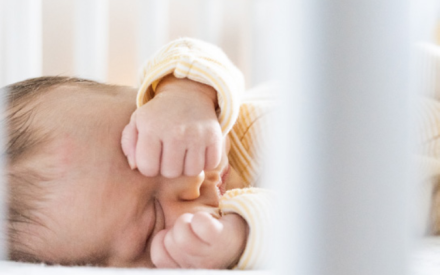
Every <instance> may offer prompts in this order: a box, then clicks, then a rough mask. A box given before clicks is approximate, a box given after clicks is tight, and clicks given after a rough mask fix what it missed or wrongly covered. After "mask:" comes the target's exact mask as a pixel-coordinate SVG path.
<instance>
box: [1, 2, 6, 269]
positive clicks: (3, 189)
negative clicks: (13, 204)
mask: <svg viewBox="0 0 440 275" xmlns="http://www.w3.org/2000/svg"><path fill="white" fill-rule="evenodd" d="M4 13H5V0H0V87H3V86H4V85H5V84H6V83H5V81H4V77H5V75H4V70H5V64H4V61H3V54H4V42H5V40H4V37H3V30H4ZM3 100H4V96H3V95H0V112H2V111H3ZM0 127H1V128H0V137H1V136H2V135H3V133H4V131H3V129H4V128H3V127H2V125H0ZM0 140H2V139H1V138H0ZM0 146H2V147H3V142H2V141H0ZM1 150H2V151H3V148H1ZM0 165H1V166H0V175H3V174H4V173H3V172H2V171H1V170H3V159H0ZM6 188H7V186H6V182H5V181H4V179H3V178H0V261H4V260H6V259H7V256H6V255H7V254H6V251H7V244H6V239H7V238H6V231H5V229H6V223H5V221H6V213H7V212H6V207H7V206H6V190H7V189H6Z"/></svg>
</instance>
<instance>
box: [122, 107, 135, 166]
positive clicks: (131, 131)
mask: <svg viewBox="0 0 440 275" xmlns="http://www.w3.org/2000/svg"><path fill="white" fill-rule="evenodd" d="M134 116H135V113H133V115H132V116H131V119H130V122H129V123H128V124H127V125H126V126H125V128H124V130H123V131H122V137H121V146H122V151H123V152H124V154H125V156H126V157H127V160H128V164H129V165H130V168H131V169H135V168H136V161H135V154H136V143H137V136H138V131H137V128H136V123H135V120H134Z"/></svg>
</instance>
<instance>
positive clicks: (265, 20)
mask: <svg viewBox="0 0 440 275" xmlns="http://www.w3.org/2000/svg"><path fill="white" fill-rule="evenodd" d="M272 6H273V5H272ZM271 10H272V8H271V5H270V1H265V0H240V1H236V0H185V1H181V0H14V1H8V0H0V26H1V27H0V72H1V73H0V86H3V85H6V84H9V83H11V82H15V81H18V80H22V79H24V78H29V77H33V76H39V75H69V76H81V77H87V78H92V79H95V80H99V81H104V82H110V83H113V84H122V85H136V84H137V82H136V81H137V72H138V70H139V68H140V66H141V64H142V63H143V62H144V61H145V60H146V59H147V58H148V57H149V56H150V55H151V54H153V53H154V52H155V51H156V50H157V49H158V48H160V47H161V46H163V45H164V44H165V43H167V42H169V41H171V40H173V39H176V38H178V37H184V36H189V37H196V38H200V39H203V40H205V41H209V42H211V43H214V44H216V45H218V46H220V47H221V48H222V49H223V50H224V51H225V52H226V54H227V55H228V56H229V57H230V58H231V60H232V61H233V62H234V64H235V65H237V66H238V67H239V69H241V70H242V71H243V73H244V74H245V77H246V83H247V86H248V87H250V86H254V85H255V84H258V83H260V82H263V81H265V80H266V77H265V75H266V72H267V70H268V68H267V66H265V63H266V62H267V60H266V59H267V58H268V54H266V52H267V51H268V50H269V49H270V41H269V40H268V35H267V34H268V32H270V29H271V23H270V22H271V18H272V16H271ZM26 71H27V72H26Z"/></svg>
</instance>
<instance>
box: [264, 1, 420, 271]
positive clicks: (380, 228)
mask: <svg viewBox="0 0 440 275" xmlns="http://www.w3.org/2000/svg"><path fill="white" fill-rule="evenodd" d="M275 5H277V7H278V8H279V9H278V12H277V13H276V14H277V17H278V19H279V20H278V25H277V26H274V28H273V30H274V33H275V34H276V36H275V39H274V40H272V41H276V43H275V44H274V45H277V47H275V48H274V51H273V53H274V57H275V58H276V60H278V62H277V63H276V64H275V65H274V66H272V68H274V69H276V75H277V76H279V77H281V79H282V80H283V82H284V93H283V100H281V102H282V103H283V104H282V105H281V107H282V108H281V110H282V113H281V114H280V115H279V116H278V120H280V121H281V123H279V124H280V125H279V126H280V127H279V129H278V132H277V135H276V137H277V141H278V142H276V143H275V144H276V145H278V146H276V148H277V150H276V151H277V152H278V154H277V155H276V159H274V160H273V161H270V163H272V164H274V167H273V169H274V171H276V172H275V173H273V174H272V175H273V177H271V179H272V182H275V183H279V184H280V187H279V189H280V190H281V192H280V193H279V194H280V195H284V196H283V197H281V198H282V200H280V201H281V203H280V204H281V206H282V208H281V209H282V212H281V211H280V213H281V214H280V216H281V219H279V221H280V223H279V224H278V228H279V229H280V234H277V236H280V242H278V243H279V244H280V246H279V253H278V256H280V259H281V261H279V262H278V263H279V264H280V265H279V266H281V267H282V268H283V270H282V272H280V273H281V274H292V271H294V273H295V274H307V275H318V274H327V275H352V274H357V275H371V274H374V275H390V274H408V273H409V272H408V262H407V260H408V250H409V245H410V230H409V228H408V226H409V222H408V219H409V214H408V210H409V209H411V208H412V207H411V203H413V202H414V201H415V198H413V199H409V198H408V197H407V196H408V190H409V189H410V185H411V178H412V175H411V172H410V170H411V169H410V156H411V154H412V148H411V146H410V139H409V136H410V132H409V130H410V126H409V121H410V114H409V113H410V112H409V110H410V108H409V106H410V102H411V98H410V91H409V87H410V82H409V65H410V64H409V59H410V58H409V56H410V39H409V32H408V30H409V29H410V27H409V18H408V14H409V5H408V1H401V0H389V1H370V0H358V1H321V0H298V1H288V0H279V1H277V2H276V3H275ZM288 217H290V219H288Z"/></svg>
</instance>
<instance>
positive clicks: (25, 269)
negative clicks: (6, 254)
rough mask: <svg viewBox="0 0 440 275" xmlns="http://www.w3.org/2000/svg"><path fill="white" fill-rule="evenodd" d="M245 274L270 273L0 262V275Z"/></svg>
mask: <svg viewBox="0 0 440 275" xmlns="http://www.w3.org/2000/svg"><path fill="white" fill-rule="evenodd" d="M231 273H232V274H246V275H269V274H274V273H273V272H270V271H257V270H255V271H231V270H206V269H204V270H184V269H180V270H172V269H168V270H167V269H160V270H159V269H146V268H97V267H63V266H46V265H43V264H26V263H14V262H1V261H0V274H1V275H27V274H32V275H60V274H63V275H64V274H66V275H78V274H81V275H122V274H124V275H141V274H142V275H145V274H158V275H178V274H186V275H189V274H196V275H197V274H209V275H217V274H231Z"/></svg>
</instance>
